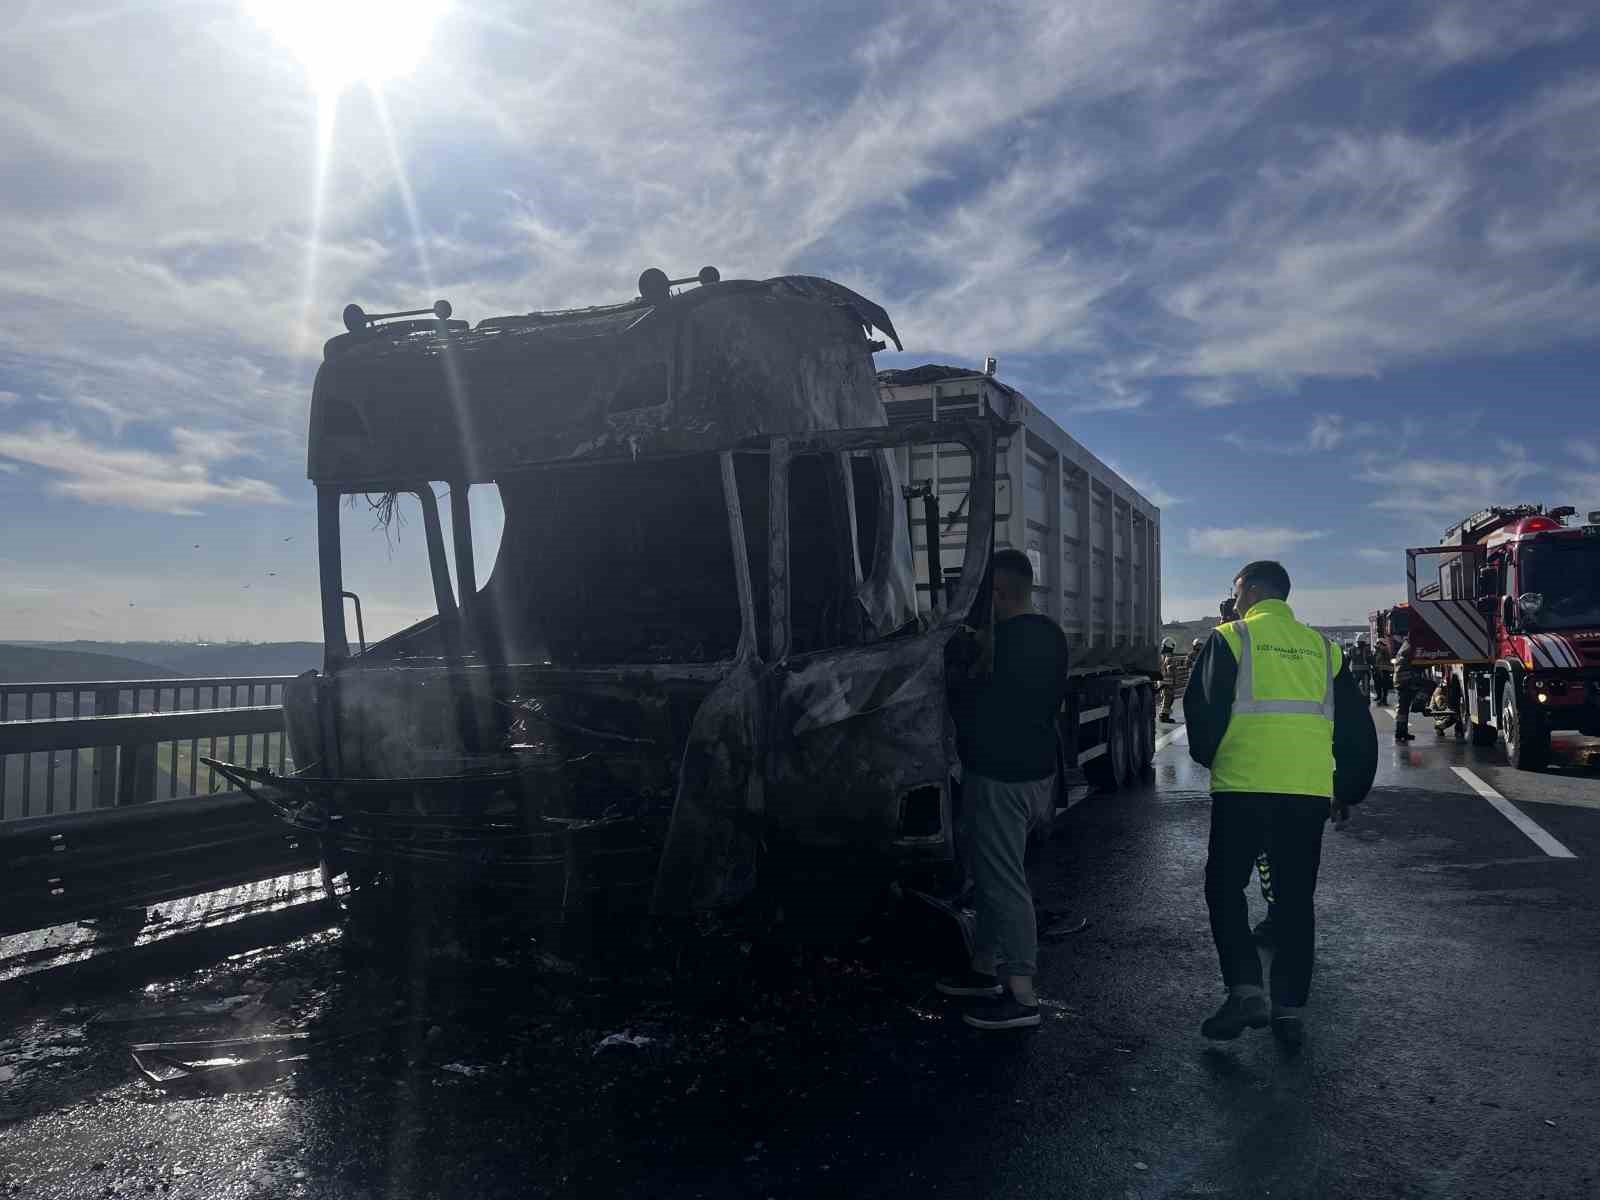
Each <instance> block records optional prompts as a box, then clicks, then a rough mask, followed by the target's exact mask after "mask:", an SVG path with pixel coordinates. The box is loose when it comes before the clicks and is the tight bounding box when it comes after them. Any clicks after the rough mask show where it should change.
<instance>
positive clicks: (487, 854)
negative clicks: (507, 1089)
mask: <svg viewBox="0 0 1600 1200" xmlns="http://www.w3.org/2000/svg"><path fill="white" fill-rule="evenodd" d="M686 282H692V281H681V280H680V281H669V280H667V279H666V278H665V276H664V275H662V274H661V273H660V272H655V271H650V272H646V273H645V275H643V276H641V278H640V296H639V297H638V298H637V299H635V300H633V301H630V302H628V303H624V304H617V305H613V306H609V307H602V308H591V309H581V310H575V311H564V312H551V313H530V314H527V315H523V316H509V317H499V318H494V319H490V320H485V321H481V322H479V323H478V324H477V325H476V326H472V327H469V326H468V325H467V324H466V323H465V322H461V321H456V320H452V319H451V314H450V311H449V308H448V306H447V305H444V304H442V303H441V304H440V305H437V306H435V309H434V310H431V312H430V310H422V311H421V312H415V313H401V314H393V315H392V318H391V319H387V320H386V319H384V318H381V317H370V316H368V315H367V314H366V313H364V312H362V311H361V310H359V309H355V308H354V307H353V306H352V309H350V310H347V312H346V324H347V327H348V332H346V333H345V334H343V335H340V336H339V337H335V338H333V339H332V340H331V341H329V342H328V343H327V346H326V347H325V355H324V362H323V365H322V367H321V369H320V371H319V372H318V375H317V380H316V385H315V390H314V394H313V399H312V410H311V432H310V443H309V454H308V459H309V464H308V465H309V469H308V474H309V476H310V479H311V482H312V483H313V485H314V486H315V488H316V492H317V504H318V532H319V544H318V556H319V564H320V582H321V600H322V619H323V637H324V643H325V647H326V658H325V663H324V668H323V670H322V671H320V672H317V673H312V674H308V675H306V676H302V677H301V678H300V679H298V680H296V681H294V683H293V685H292V686H291V687H289V688H288V689H286V692H285V697H284V705H285V710H286V720H287V724H288V731H289V738H290V743H291V747H292V752H293V756H294V761H295V762H296V763H297V764H300V766H299V768H298V769H297V771H296V772H295V773H294V774H292V775H272V774H270V773H268V772H264V771H249V770H245V769H242V768H238V767H231V768H229V769H228V772H227V773H228V774H230V776H231V777H232V778H234V779H235V781H236V782H237V783H239V785H240V786H241V787H244V788H246V789H247V790H249V791H251V792H252V793H253V794H255V795H256V796H258V797H259V798H260V799H261V800H262V801H263V802H265V803H268V804H270V805H272V807H273V808H274V810H275V811H276V812H277V813H278V814H279V816H280V817H281V818H282V819H284V820H286V821H288V822H290V823H291V824H293V825H295V826H296V827H298V828H300V829H302V830H305V831H309V832H312V833H315V834H317V835H319V836H320V837H321V838H322V839H323V845H324V847H325V853H326V855H327V859H328V864H329V868H330V870H333V871H343V872H348V874H349V877H350V880H351V883H352V886H353V887H356V888H358V889H359V888H362V887H373V888H375V887H378V886H379V885H380V884H381V883H383V882H385V881H393V880H395V879H397V878H402V877H406V878H413V879H415V878H426V879H428V880H454V881H457V882H462V883H469V884H473V885H488V886H491V887H496V888H504V889H507V890H509V891H511V892H515V893H519V894H520V895H521V897H522V900H521V902H522V903H523V905H524V906H526V907H527V908H528V909H529V910H530V912H531V914H532V915H535V916H537V917H540V918H543V919H547V920H558V921H574V920H579V919H582V918H583V917H584V915H585V914H586V913H588V912H590V911H591V910H593V909H595V908H597V907H608V908H614V907H616V906H618V905H621V906H623V907H627V906H630V905H631V906H633V907H636V908H637V909H639V910H641V911H644V910H648V911H649V912H651V913H654V914H655V915H658V916H681V915H683V914H686V913H691V912H693V911H696V910H699V909H704V908H715V907H723V906H727V905H730V904H735V903H737V902H739V901H741V900H743V899H745V898H747V897H748V896H749V895H750V894H751V892H752V891H753V890H754V889H755V888H756V887H757V885H758V884H759V883H760V882H761V874H762V870H763V864H764V863H765V862H766V861H767V860H768V859H769V858H771V859H773V860H776V859H777V858H780V857H781V856H782V855H783V853H784V852H785V851H794V852H798V853H803V854H809V855H811V856H812V857H813V858H814V859H816V858H820V859H821V860H823V861H827V860H829V859H830V858H831V859H834V860H836V861H838V862H840V863H845V862H848V863H851V864H855V865H853V866H852V867H851V868H850V870H851V871H853V872H855V873H856V874H857V875H858V876H860V875H861V874H862V873H865V874H866V875H868V876H871V877H872V878H871V879H870V881H869V882H871V883H872V884H874V885H876V884H884V883H887V882H889V881H890V880H892V878H894V876H895V874H896V873H897V872H900V871H903V870H907V869H911V868H914V867H915V866H916V865H917V864H925V863H928V862H940V861H947V860H948V859H949V858H950V857H951V855H952V825H953V821H952V817H951V811H950V810H951V799H950V787H951V782H950V781H951V769H952V765H953V763H954V748H953V740H952V737H951V730H950V729H949V727H948V718H947V716H946V712H945V697H944V665H943V664H944V647H945V644H946V643H947V642H948V641H949V640H950V639H951V638H952V637H953V636H955V635H956V632H957V630H958V627H959V626H960V625H961V623H962V622H963V621H964V620H966V619H968V618H970V617H973V615H974V614H975V613H977V612H978V611H979V610H980V609H981V608H982V605H983V604H984V603H986V602H987V592H986V589H985V588H984V586H983V583H984V577H985V571H986V568H987V564H988V559H989V552H990V547H991V545H992V530H993V518H992V513H993V505H994V493H995V489H994V478H993V475H994V467H993V464H994V462H995V455H994V445H995V439H996V437H997V436H1000V435H1002V434H1003V433H1004V431H1005V427H1004V426H1003V425H1000V424H999V423H997V422H996V421H994V420H993V419H967V420H955V421H944V422H927V423H922V424H913V425H898V426H895V427H893V428H891V427H890V426H889V425H888V424H887V422H886V419H885V415H884V409H883V404H882V402H881V400H880V399H879V394H878V387H877V380H876V377H875V373H874V366H873V359H872V355H873V353H874V352H875V351H876V350H877V349H880V348H882V346H883V345H884V343H882V342H877V341H873V340H872V339H871V332H872V331H873V330H878V331H881V332H882V333H883V334H884V335H886V336H887V337H889V338H891V339H895V340H896V344H897V345H898V339H897V338H896V335H895V332H894V329H893V326H892V324H891V323H890V321H889V318H888V316H887V315H886V314H885V313H884V312H883V310H882V309H881V308H879V307H878V306H877V305H875V304H873V303H871V302H870V301H868V300H866V299H864V298H863V297H861V296H859V295H857V294H855V293H854V292H852V291H850V290H849V289H847V288H844V287H842V286H840V285H838V284H836V283H833V282H831V281H828V280H825V279H818V278H814V277H809V276H784V277H779V278H775V279H768V280H759V281H757V280H733V281H723V280H721V279H719V278H718V277H717V275H716V272H715V271H713V270H711V269H709V268H708V269H707V270H706V271H703V272H701V274H700V276H699V277H698V282H699V285H700V286H698V287H690V288H687V289H684V290H682V291H679V292H676V293H674V292H673V290H672V285H673V284H682V283H686ZM924 443H929V444H939V443H945V444H950V445H959V446H961V447H963V448H964V449H965V450H966V451H967V452H968V453H970V454H971V456H972V459H971V460H972V462H973V463H974V464H976V466H975V468H974V478H973V480H972V483H971V493H970V512H969V524H970V528H971V529H972V530H973V534H972V536H971V539H970V542H969V545H968V548H967V552H966V555H965V560H964V562H963V563H962V564H960V576H959V582H957V583H956V584H955V586H954V588H953V589H952V594H951V595H950V598H949V602H948V604H947V605H946V606H945V607H944V608H943V609H942V610H941V611H939V612H937V613H935V614H934V615H933V616H931V617H930V616H928V615H926V614H924V615H922V616H919V615H918V612H917V607H916V598H915V582H914V580H913V578H912V557H911V541H910V537H909V529H908V516H907V510H906V506H905V504H904V502H903V496H902V482H901V481H900V480H899V479H898V477H897V474H896V454H895V452H896V450H897V449H900V448H904V447H907V446H912V445H915V444H924ZM485 488H487V489H490V490H491V491H492V492H493V495H494V498H495V499H496V500H497V501H498V505H499V508H500V510H501V512H503V522H504V524H503V531H502V533H501V537H500V543H499V550H498V553H497V554H496V555H495V558H494V562H493V566H492V569H490V570H488V572H487V577H486V578H484V579H482V580H480V579H479V577H478V576H479V570H480V567H479V563H478V562H477V561H475V554H474V536H473V528H472V522H473V519H474V515H475V511H476V510H475V509H474V506H473V500H472V495H473V493H474V491H477V492H478V493H480V494H481V493H482V492H483V490H484V489H485ZM442 503H447V504H448V507H449V515H448V519H446V518H445V517H444V516H443V515H442V513H441V504H442ZM352 504H354V505H356V506H358V507H359V509H360V510H361V511H363V512H367V513H370V514H371V515H372V517H373V523H374V524H375V525H377V526H379V527H380V529H379V530H377V531H374V532H373V533H372V536H388V535H390V534H392V533H394V532H395V531H394V530H393V528H392V525H393V522H394V519H395V515H396V513H398V512H402V511H406V510H407V508H409V510H411V511H413V512H414V513H416V514H418V515H419V516H420V525H421V528H420V530H418V529H416V528H415V527H414V526H413V527H411V528H408V529H407V530H405V532H404V536H406V537H410V538H412V539H416V538H417V537H418V535H419V533H420V538H421V541H422V542H423V543H424V546H425V553H426V559H427V563H428V572H429V578H430V583H431V598H432V605H431V607H432V612H431V613H430V614H429V615H427V616H426V617H425V618H424V619H423V620H421V621H417V622H415V623H412V624H410V625H409V626H407V627H406V628H403V629H401V630H400V631H399V632H396V633H393V634H391V635H390V636H387V637H383V638H381V639H378V640H374V641H372V642H370V643H369V642H368V641H367V638H366V624H365V621H364V618H363V604H364V603H365V604H366V605H367V609H368V613H369V614H370V613H371V612H372V611H373V607H372V606H373V604H374V601H375V599H376V598H374V597H371V596H367V597H362V596H360V595H359V594H357V593H355V592H353V591H352V590H351V589H350V588H349V587H348V586H347V584H346V579H345V565H346V561H347V554H348V552H349V547H347V546H345V545H344V544H343V543H344V541H346V540H348V539H349V537H350V536H351V535H350V532H349V530H348V528H346V527H345V526H346V523H345V522H342V521H341V516H342V515H344V514H346V513H347V509H348V507H349V506H351V505H352ZM861 864H866V865H865V866H863V865H861ZM842 919H843V914H841V920H842Z"/></svg>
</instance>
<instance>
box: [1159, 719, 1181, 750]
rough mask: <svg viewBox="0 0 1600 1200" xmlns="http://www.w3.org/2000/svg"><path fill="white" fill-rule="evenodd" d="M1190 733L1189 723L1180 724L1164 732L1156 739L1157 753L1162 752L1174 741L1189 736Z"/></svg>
mask: <svg viewBox="0 0 1600 1200" xmlns="http://www.w3.org/2000/svg"><path fill="white" fill-rule="evenodd" d="M1188 735H1189V727H1188V726H1187V725H1179V726H1178V727H1177V728H1176V729H1173V730H1169V731H1168V732H1166V733H1163V734H1162V735H1161V736H1160V737H1158V738H1157V739H1156V753H1157V754H1160V753H1161V752H1162V751H1163V750H1165V749H1166V748H1167V747H1168V746H1170V745H1172V743H1173V742H1175V741H1177V740H1178V739H1179V738H1183V737H1187V736H1188Z"/></svg>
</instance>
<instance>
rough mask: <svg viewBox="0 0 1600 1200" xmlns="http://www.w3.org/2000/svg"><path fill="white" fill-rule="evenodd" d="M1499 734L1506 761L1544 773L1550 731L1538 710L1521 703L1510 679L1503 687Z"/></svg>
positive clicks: (1548, 753)
mask: <svg viewBox="0 0 1600 1200" xmlns="http://www.w3.org/2000/svg"><path fill="white" fill-rule="evenodd" d="M1500 732H1501V736H1503V737H1504V738H1505V741H1506V761H1507V762H1509V763H1510V764H1511V765H1512V766H1513V767H1515V768H1516V769H1517V770H1519V771H1539V770H1543V769H1544V766H1545V764H1546V763H1548V762H1549V761H1550V729H1549V727H1548V726H1547V725H1546V724H1545V723H1544V717H1543V715H1542V714H1541V713H1540V712H1539V710H1538V709H1536V708H1533V707H1532V706H1526V705H1524V704H1523V703H1522V699H1521V697H1520V696H1518V695H1517V689H1516V687H1515V685H1514V684H1513V683H1512V681H1511V680H1509V679H1507V680H1505V681H1503V682H1502V683H1501V684H1500Z"/></svg>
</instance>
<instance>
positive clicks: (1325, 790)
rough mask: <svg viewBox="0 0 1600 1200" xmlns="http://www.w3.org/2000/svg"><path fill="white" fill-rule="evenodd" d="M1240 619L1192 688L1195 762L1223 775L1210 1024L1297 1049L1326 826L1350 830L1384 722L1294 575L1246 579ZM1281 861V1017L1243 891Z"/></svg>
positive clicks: (1244, 573)
mask: <svg viewBox="0 0 1600 1200" xmlns="http://www.w3.org/2000/svg"><path fill="white" fill-rule="evenodd" d="M1233 586H1234V598H1235V600H1236V601H1237V603H1238V608H1239V612H1240V614H1241V618H1242V619H1240V620H1238V621H1234V622H1232V623H1230V624H1227V625H1219V626H1218V627H1217V634H1216V636H1214V637H1212V638H1211V639H1210V640H1209V641H1208V642H1207V643H1206V646H1205V649H1204V650H1203V651H1202V652H1201V655H1200V661H1199V662H1198V663H1197V664H1196V666H1195V671H1194V674H1193V676H1192V677H1191V679H1190V681H1189V698H1188V700H1187V701H1186V702H1185V705H1184V716H1185V718H1186V720H1187V722H1188V727H1189V754H1190V756H1191V757H1192V758H1194V760H1195V761H1196V762H1198V763H1200V765H1201V766H1204V767H1209V768H1210V770H1211V833H1210V841H1209V848H1208V851H1207V857H1206V907H1207V909H1208V910H1209V912H1210V916H1211V934H1212V938H1213V940H1214V941H1215V943H1216V947H1217V957H1218V959H1219V961H1220V964H1221V967H1222V980H1223V983H1224V984H1225V985H1226V986H1227V989H1228V998H1227V1000H1226V1001H1225V1002H1224V1003H1223V1005H1222V1007H1221V1008H1220V1009H1218V1010H1217V1011H1216V1012H1215V1013H1214V1014H1212V1015H1211V1016H1210V1017H1208V1018H1207V1019H1206V1020H1205V1022H1204V1023H1203V1024H1202V1025H1201V1027H1200V1032H1201V1034H1202V1035H1203V1036H1205V1037H1207V1038H1212V1039H1216V1040H1227V1039H1232V1038H1236V1037H1238V1036H1239V1035H1240V1034H1241V1033H1243V1032H1244V1031H1245V1030H1246V1029H1260V1028H1263V1027H1265V1026H1267V1025H1268V1024H1270V1025H1271V1026H1272V1032H1273V1035H1274V1036H1275V1037H1276V1038H1277V1039H1278V1040H1279V1041H1280V1043H1281V1044H1282V1045H1283V1046H1284V1047H1285V1048H1286V1049H1291V1050H1292V1049H1295V1048H1297V1047H1299V1046H1300V1044H1301V1043H1302V1042H1303V1041H1304V1039H1305V1028H1304V1012H1303V1010H1304V1006H1305V1003H1306V1000H1307V999H1308V998H1309V995H1310V989H1311V974H1312V966H1313V959H1314V957H1315V949H1314V946H1315V938H1316V918H1315V912H1314V907H1313V897H1314V894H1315V891H1316V885H1317V867H1318V864H1319V862H1320V861H1321V854H1322V832H1323V823H1324V822H1325V821H1327V820H1328V818H1329V817H1332V818H1333V819H1334V821H1335V823H1336V824H1337V823H1339V822H1342V821H1343V820H1344V819H1345V817H1346V816H1347V814H1348V809H1349V806H1350V805H1353V804H1357V803H1360V801H1361V800H1362V799H1364V798H1365V796H1366V794H1367V791H1368V790H1369V789H1370V788H1371V786H1372V779H1373V776H1374V774H1375V773H1376V771H1377V765H1378V762H1377V760H1378V746H1377V737H1376V734H1375V733H1374V731H1373V727H1372V714H1371V713H1370V711H1369V710H1368V708H1367V705H1366V703H1365V702H1364V701H1363V700H1362V699H1361V693H1360V692H1358V691H1357V690H1356V685H1355V680H1354V678H1353V677H1352V676H1351V674H1350V671H1349V668H1348V667H1347V666H1346V665H1345V663H1344V654H1343V652H1342V651H1341V650H1340V649H1339V648H1338V647H1337V646H1334V645H1333V644H1331V643H1330V642H1329V641H1328V640H1327V639H1326V638H1324V637H1323V636H1322V635H1321V634H1320V633H1318V632H1317V631H1316V630H1314V629H1311V628H1310V627H1309V626H1306V625H1303V624H1301V623H1300V622H1299V621H1297V620H1295V617H1294V613H1293V611H1292V610H1291V609H1290V608H1289V605H1288V603H1287V600H1288V596H1289V573H1288V572H1287V571H1285V570H1284V569H1283V566H1282V564H1280V563H1275V562H1266V561H1263V562H1253V563H1250V564H1248V565H1247V566H1245V567H1244V568H1243V569H1242V570H1241V571H1240V572H1239V574H1238V575H1237V576H1235V578H1234V581H1233ZM1263 850H1265V851H1266V852H1267V854H1268V855H1269V856H1270V858H1271V884H1272V892H1273V910H1274V911H1273V931H1272V932H1273V940H1274V942H1275V944H1276V946H1277V950H1276V952H1275V953H1274V955H1273V958H1272V980H1271V983H1272V1007H1271V1009H1270V1010H1269V1008H1268V1006H1267V1001H1266V998H1265V997H1264V996H1263V994H1262V986H1261V983H1262V971H1261V958H1260V955H1259V953H1258V952H1257V947H1256V944H1255V942H1254V940H1253V939H1252V937H1251V930H1250V912H1249V906H1248V904H1247V903H1246V901H1245V896H1244V890H1245V888H1246V887H1247V886H1248V885H1249V882H1250V875H1251V872H1252V869H1253V868H1254V864H1255V861H1256V858H1257V856H1258V855H1260V854H1261V853H1262V851H1263Z"/></svg>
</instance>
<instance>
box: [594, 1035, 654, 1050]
mask: <svg viewBox="0 0 1600 1200" xmlns="http://www.w3.org/2000/svg"><path fill="white" fill-rule="evenodd" d="M655 1043H656V1039H655V1038H653V1037H646V1036H645V1035H644V1034H642V1033H630V1032H629V1031H628V1030H626V1029H625V1030H623V1031H622V1032H621V1033H610V1034H607V1035H606V1036H605V1037H603V1038H601V1039H600V1041H599V1042H598V1043H596V1045H595V1048H594V1052H595V1054H596V1055H600V1054H603V1053H605V1052H606V1051H607V1050H615V1049H618V1048H620V1047H627V1048H629V1049H632V1050H645V1049H648V1048H649V1047H651V1046H653V1045H655Z"/></svg>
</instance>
